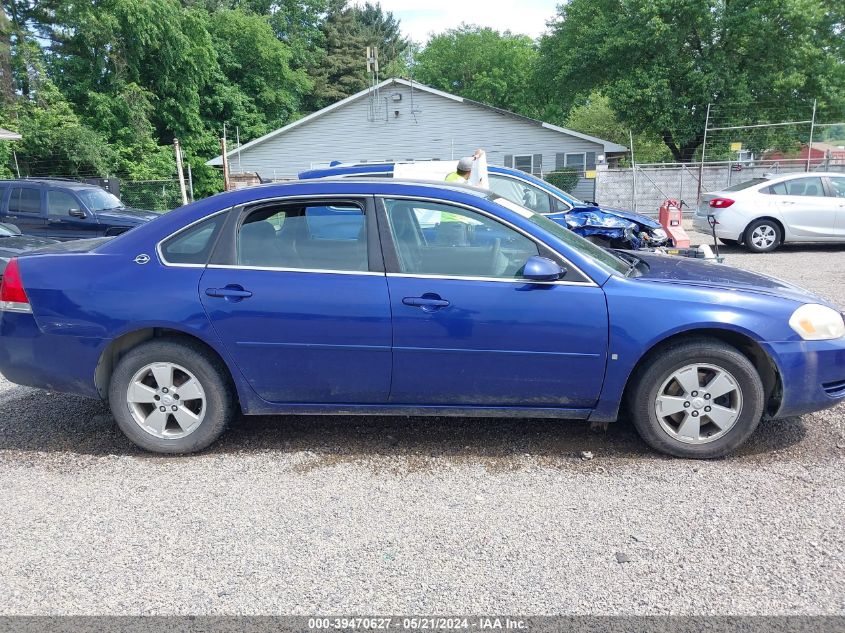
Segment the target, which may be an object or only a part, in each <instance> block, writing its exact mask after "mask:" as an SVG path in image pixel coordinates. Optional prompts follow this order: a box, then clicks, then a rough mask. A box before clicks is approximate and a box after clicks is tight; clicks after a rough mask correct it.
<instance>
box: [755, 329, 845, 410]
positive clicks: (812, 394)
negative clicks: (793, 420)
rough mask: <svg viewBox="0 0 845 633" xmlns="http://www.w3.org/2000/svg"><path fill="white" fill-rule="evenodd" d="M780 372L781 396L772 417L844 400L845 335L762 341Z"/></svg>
mask: <svg viewBox="0 0 845 633" xmlns="http://www.w3.org/2000/svg"><path fill="white" fill-rule="evenodd" d="M763 347H764V348H765V350H766V352H768V354H769V356H770V357H771V358H773V359H774V361H775V363H776V364H777V366H778V371H779V372H780V376H781V381H782V386H783V396H782V398H781V402H780V406H779V407H778V410H777V411H776V412H775V413H774V417H777V418H784V417H789V416H793V415H802V414H804V413H811V412H813V411H820V410H822V409H827V408H829V407H832V406H835V405H836V404H838V403H840V402H842V401H845V337H843V338H838V339H835V340H832V341H788V342H783V343H764V344H763Z"/></svg>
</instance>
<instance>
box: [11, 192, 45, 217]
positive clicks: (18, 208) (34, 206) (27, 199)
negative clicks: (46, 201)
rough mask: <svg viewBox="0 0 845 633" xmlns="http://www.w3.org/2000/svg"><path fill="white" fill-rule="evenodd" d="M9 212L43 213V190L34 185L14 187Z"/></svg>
mask: <svg viewBox="0 0 845 633" xmlns="http://www.w3.org/2000/svg"><path fill="white" fill-rule="evenodd" d="M9 213H28V214H30V215H37V214H39V213H41V190H40V189H35V188H32V187H12V193H11V195H10V197H9Z"/></svg>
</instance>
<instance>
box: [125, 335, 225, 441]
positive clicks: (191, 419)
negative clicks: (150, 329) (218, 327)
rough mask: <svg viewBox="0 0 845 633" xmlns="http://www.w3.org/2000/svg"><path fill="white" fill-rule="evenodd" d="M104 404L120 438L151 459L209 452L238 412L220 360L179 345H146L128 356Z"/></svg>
mask: <svg viewBox="0 0 845 633" xmlns="http://www.w3.org/2000/svg"><path fill="white" fill-rule="evenodd" d="M109 404H110V405H111V410H112V413H113V414H114V417H115V420H116V421H117V424H118V426H119V427H120V429H121V430H122V431H123V433H124V434H125V435H126V436H127V437H128V438H129V439H130V440H132V442H134V443H135V444H137V445H138V446H140V447H141V448H144V449H146V450H148V451H154V452H156V453H192V452H194V451H199V450H202V449H204V448H206V447H208V446H209V445H210V444H211V443H213V442H214V441H215V440H216V439H217V438H218V437H219V436H220V434H221V433H223V431H224V430H225V429H226V427H227V426H228V424H229V423H230V422H231V421H232V420H233V419H234V417H235V415H236V412H237V405H236V397H235V391H234V387H233V386H232V384H231V380H230V379H229V376H228V373H227V372H226V370H225V367H223V366H222V363H221V362H220V360H219V359H217V358H216V357H215V356H214V355H213V354H211V353H210V352H208V351H207V350H206V349H205V348H203V347H202V346H201V345H198V344H195V343H192V342H191V341H186V340H180V339H157V340H153V341H149V342H147V343H143V344H141V345H139V346H138V347H136V348H135V349H133V350H132V351H130V352H129V353H127V354H126V355H125V356H124V357H123V358H122V359H121V360H120V362H119V363H118V365H117V367H116V368H115V371H114V374H113V375H112V379H111V384H110V386H109Z"/></svg>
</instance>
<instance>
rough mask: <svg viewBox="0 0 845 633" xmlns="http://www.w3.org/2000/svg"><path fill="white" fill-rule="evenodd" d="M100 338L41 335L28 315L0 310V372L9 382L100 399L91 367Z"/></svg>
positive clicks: (97, 357) (95, 362)
mask: <svg viewBox="0 0 845 633" xmlns="http://www.w3.org/2000/svg"><path fill="white" fill-rule="evenodd" d="M102 345H103V340H102V339H99V338H83V337H77V336H67V335H63V334H44V333H43V332H41V330H39V329H38V325H37V324H36V322H35V318H34V317H33V316H32V315H31V314H22V313H15V312H0V374H3V376H5V377H6V378H7V379H8V380H10V381H11V382H14V383H17V384H19V385H26V386H28V387H39V388H41V389H49V390H51V391H61V392H66V393H75V394H79V395H82V396H89V397H92V398H99V397H100V396H99V394H98V393H97V389H96V387H95V385H94V370H95V368H96V367H97V361H98V360H99V357H100V349H101V348H102Z"/></svg>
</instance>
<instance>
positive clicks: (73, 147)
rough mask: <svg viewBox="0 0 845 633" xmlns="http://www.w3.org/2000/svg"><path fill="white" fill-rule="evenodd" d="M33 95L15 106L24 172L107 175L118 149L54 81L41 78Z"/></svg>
mask: <svg viewBox="0 0 845 633" xmlns="http://www.w3.org/2000/svg"><path fill="white" fill-rule="evenodd" d="M32 95H33V97H32V98H29V99H24V100H21V101H19V102H18V103H17V104H16V105H15V106H14V108H13V116H14V119H15V120H16V121H17V128H18V132H20V134H21V136H22V137H23V138H22V140H21V141H20V142H18V143H17V148H16V151H17V156H18V162H19V164H20V168H21V175H26V176H57V175H58V176H78V177H83V176H107V175H109V174H110V173H112V171H113V169H114V167H115V165H116V164H117V161H118V156H117V154H116V152H115V150H114V148H113V147H112V146H111V145H109V143H108V142H107V141H106V139H105V138H103V136H102V135H100V134H99V133H98V132H96V131H95V130H92V129H91V128H90V127H88V126H86V125H85V124H84V123H83V122H82V121H80V119H79V117H77V116H76V114H75V113H74V112H73V110H72V109H71V106H70V104H69V103H68V102H67V101H65V99H64V97H63V96H62V94H61V93H60V92H59V90H58V89H57V88H56V86H55V84H53V82H52V81H50V80H49V79H46V78H40V79H39V80H38V83H37V90H33V91H32Z"/></svg>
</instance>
